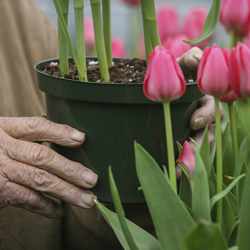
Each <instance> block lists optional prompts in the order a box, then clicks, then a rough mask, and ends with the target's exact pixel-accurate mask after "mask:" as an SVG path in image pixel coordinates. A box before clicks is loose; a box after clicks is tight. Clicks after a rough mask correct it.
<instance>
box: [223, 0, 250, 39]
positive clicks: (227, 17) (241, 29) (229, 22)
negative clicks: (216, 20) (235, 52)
mask: <svg viewBox="0 0 250 250" xmlns="http://www.w3.org/2000/svg"><path fill="white" fill-rule="evenodd" d="M220 21H221V23H222V24H224V25H225V26H226V27H227V28H228V29H234V30H235V31H236V32H237V34H239V35H242V36H245V35H246V34H247V33H248V31H249V29H250V3H249V0H237V1H235V0H223V1H222V5H221V12H220Z"/></svg>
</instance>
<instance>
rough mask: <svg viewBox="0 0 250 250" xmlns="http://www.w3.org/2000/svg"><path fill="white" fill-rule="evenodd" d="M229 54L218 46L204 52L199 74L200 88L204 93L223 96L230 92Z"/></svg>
mask: <svg viewBox="0 0 250 250" xmlns="http://www.w3.org/2000/svg"><path fill="white" fill-rule="evenodd" d="M229 54H230V53H229V51H228V49H226V48H222V49H220V48H219V47H218V46H217V45H216V44H214V45H213V46H212V47H207V48H206V49H205V50H204V52H203V55H202V58H201V61H200V64H199V67H198V72H197V80H198V87H199V89H200V91H201V92H202V93H204V94H208V95H213V96H221V95H225V94H227V93H229V92H230V90H231V87H230V83H229V76H228V61H229Z"/></svg>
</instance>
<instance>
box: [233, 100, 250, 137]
mask: <svg viewBox="0 0 250 250" xmlns="http://www.w3.org/2000/svg"><path fill="white" fill-rule="evenodd" d="M235 104H236V110H237V113H238V119H239V122H240V124H241V126H242V128H243V130H244V132H245V134H246V135H247V137H248V138H249V139H250V129H249V117H250V103H249V100H248V98H245V99H240V98H238V99H237V101H236V103H235Z"/></svg>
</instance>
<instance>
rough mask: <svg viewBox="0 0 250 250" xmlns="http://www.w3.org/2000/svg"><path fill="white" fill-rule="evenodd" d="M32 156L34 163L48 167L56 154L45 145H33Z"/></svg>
mask: <svg viewBox="0 0 250 250" xmlns="http://www.w3.org/2000/svg"><path fill="white" fill-rule="evenodd" d="M31 155H32V161H33V163H35V164H39V165H46V163H49V162H51V161H52V160H53V158H54V155H55V153H54V151H53V150H51V149H50V148H48V147H46V146H44V145H40V144H33V145H32V146H31Z"/></svg>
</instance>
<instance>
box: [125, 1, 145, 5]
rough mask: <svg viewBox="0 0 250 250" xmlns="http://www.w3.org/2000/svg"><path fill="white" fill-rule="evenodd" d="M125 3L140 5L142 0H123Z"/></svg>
mask: <svg viewBox="0 0 250 250" xmlns="http://www.w3.org/2000/svg"><path fill="white" fill-rule="evenodd" d="M123 2H124V3H127V4H132V5H140V4H141V0H123Z"/></svg>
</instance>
